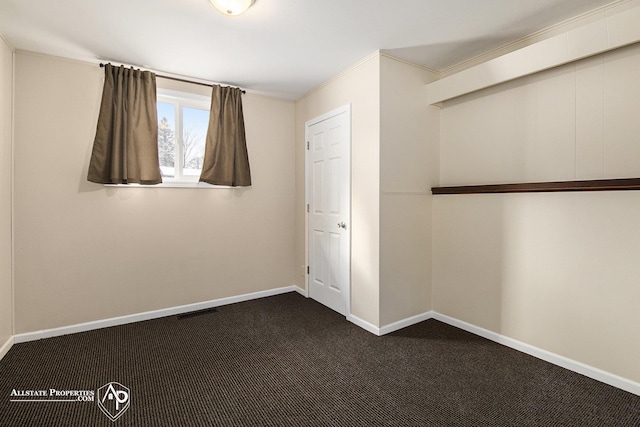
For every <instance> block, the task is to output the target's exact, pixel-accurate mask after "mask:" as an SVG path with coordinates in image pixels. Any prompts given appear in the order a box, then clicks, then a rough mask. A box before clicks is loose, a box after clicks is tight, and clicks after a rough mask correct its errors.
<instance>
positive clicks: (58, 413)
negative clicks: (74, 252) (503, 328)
mask: <svg viewBox="0 0 640 427" xmlns="http://www.w3.org/2000/svg"><path fill="white" fill-rule="evenodd" d="M111 381H117V382H119V383H121V384H123V385H125V386H127V387H129V389H130V390H131V400H130V407H129V408H128V409H127V411H126V412H125V413H124V414H123V415H122V416H121V417H120V418H119V419H117V420H116V421H114V422H112V421H110V420H109V419H108V418H107V417H106V416H105V415H104V414H103V413H102V412H101V411H100V410H99V408H98V406H97V404H96V402H87V403H83V402H48V403H43V402H11V401H10V394H11V392H12V390H13V389H18V390H39V389H45V390H46V389H50V388H55V389H58V390H96V389H97V388H99V387H101V386H102V385H104V384H106V383H109V382H111ZM0 425H2V426H20V427H22V426H47V425H50V426H234V427H235V426H383V425H387V426H616V427H619V426H640V397H639V396H635V395H633V394H630V393H627V392H624V391H621V390H618V389H616V388H613V387H610V386H608V385H605V384H602V383H599V382H597V381H594V380H591V379H589V378H586V377H584V376H581V375H579V374H576V373H573V372H570V371H567V370H565V369H562V368H559V367H557V366H554V365H551V364H549V363H546V362H543V361H541V360H538V359H535V358H533V357H530V356H528V355H525V354H523V353H519V352H517V351H515V350H512V349H509V348H507V347H503V346H500V345H498V344H495V343H493V342H490V341H487V340H485V339H483V338H479V337H477V336H475V335H472V334H469V333H466V332H464V331H461V330H459V329H456V328H454V327H451V326H448V325H445V324H443V323H440V322H438V321H435V320H428V321H425V322H422V323H420V324H417V325H414V326H412V327H409V328H405V329H403V330H401V331H398V332H396V333H393V334H391V335H387V336H384V337H376V336H374V335H372V334H370V333H368V332H366V331H364V330H362V329H360V328H358V327H357V326H355V325H352V324H350V323H348V322H347V321H346V320H345V319H344V318H343V317H341V316H340V315H338V314H336V313H334V312H332V311H330V310H328V309H326V308H325V307H323V306H321V305H320V304H318V303H316V302H314V301H312V300H308V299H305V298H303V297H301V296H300V295H298V294H294V293H291V294H285V295H279V296H275V297H270V298H264V299H260V300H255V301H249V302H243V303H239V304H233V305H228V306H223V307H218V309H217V312H214V313H208V314H202V315H199V316H191V317H185V318H182V319H179V318H178V317H177V316H173V317H166V318H162V319H157V320H151V321H146V322H140V323H135V324H129V325H123V326H117V327H112V328H106V329H101V330H96V331H90V332H84V333H79V334H73V335H67V336H62V337H56V338H50V339H46V340H41V341H35V342H29V343H22V344H16V345H14V346H13V348H12V349H11V350H10V351H9V353H8V354H7V355H6V356H5V357H4V359H3V360H2V361H0Z"/></svg>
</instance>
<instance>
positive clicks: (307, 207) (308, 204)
mask: <svg viewBox="0 0 640 427" xmlns="http://www.w3.org/2000/svg"><path fill="white" fill-rule="evenodd" d="M307 213H309V203H307Z"/></svg>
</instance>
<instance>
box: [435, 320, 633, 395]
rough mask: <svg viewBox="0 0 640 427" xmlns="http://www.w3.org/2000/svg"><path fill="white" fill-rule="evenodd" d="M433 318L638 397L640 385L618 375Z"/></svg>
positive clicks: (460, 323)
mask: <svg viewBox="0 0 640 427" xmlns="http://www.w3.org/2000/svg"><path fill="white" fill-rule="evenodd" d="M433 318H434V319H436V320H439V321H441V322H443V323H446V324H448V325H451V326H455V327H456V328H459V329H462V330H465V331H467V332H471V333H472V334H475V335H478V336H481V337H483V338H486V339H488V340H491V341H494V342H497V343H498V344H502V345H505V346H507V347H510V348H513V349H515V350H518V351H521V352H523V353H526V354H529V355H531V356H533V357H537V358H538V359H542V360H544V361H547V362H549V363H553V364H554V365H557V366H560V367H562V368H565V369H568V370H570V371H573V372H576V373H578V374H582V375H584V376H586V377H589V378H592V379H594V380H597V381H600V382H603V383H605V384H609V385H611V386H613V387H616V388H619V389H622V390H625V391H628V392H629V393H633V394H636V395H639V396H640V384H639V383H637V382H634V381H631V380H628V379H626V378H623V377H620V376H618V375H615V374H612V373H610V372H607V371H603V370H602V369H598V368H595V367H593V366H590V365H587V364H584V363H582V362H578V361H575V360H573V359H569V358H567V357H564V356H560V355H559V354H555V353H552V352H550V351H547V350H543V349H541V348H538V347H535V346H533V345H530V344H527V343H524V342H522V341H518V340H515V339H513V338H509V337H506V336H504V335H501V334H498V333H496V332H493V331H490V330H488V329H484V328H481V327H479V326H475V325H472V324H471V323H467V322H464V321H462V320H458V319H455V318H453V317H449V316H445V315H444V314H440V313H437V312H434V313H433Z"/></svg>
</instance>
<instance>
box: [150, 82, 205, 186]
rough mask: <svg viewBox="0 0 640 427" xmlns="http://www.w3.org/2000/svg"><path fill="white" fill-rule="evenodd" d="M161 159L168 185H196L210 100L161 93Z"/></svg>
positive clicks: (159, 148)
mask: <svg viewBox="0 0 640 427" xmlns="http://www.w3.org/2000/svg"><path fill="white" fill-rule="evenodd" d="M157 99H158V104H157V107H158V158H159V160H160V171H161V172H162V180H163V182H166V183H197V182H198V179H199V177H200V172H201V170H202V162H203V160H204V145H205V138H206V136H207V127H208V124H209V108H210V106H211V98H209V97H206V96H202V95H195V94H190V93H185V92H177V91H170V90H165V89H158V98H157Z"/></svg>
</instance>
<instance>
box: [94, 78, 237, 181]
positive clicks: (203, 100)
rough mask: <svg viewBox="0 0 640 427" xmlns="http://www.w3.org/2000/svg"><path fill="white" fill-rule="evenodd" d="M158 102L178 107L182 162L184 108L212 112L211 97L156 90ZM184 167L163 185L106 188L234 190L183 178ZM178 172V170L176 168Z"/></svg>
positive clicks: (177, 117) (176, 132)
mask: <svg viewBox="0 0 640 427" xmlns="http://www.w3.org/2000/svg"><path fill="white" fill-rule="evenodd" d="M156 102H164V103H169V104H174V105H175V106H176V118H175V120H174V121H175V123H176V129H175V130H174V132H175V133H174V135H175V138H176V141H179V144H177V145H178V146H179V147H176V157H177V159H176V161H178V162H182V161H183V159H182V150H183V147H182V137H183V135H182V117H181V116H182V108H181V107H187V108H189V107H191V108H200V109H203V110H207V111H211V97H210V96H205V95H198V94H194V93H190V92H182V91H177V90H171V89H164V88H157V89H156ZM182 169H183V168H182V165H180V168H179V170H180V175H178V174H177V173H176V176H175V177H174V178H168V177H164V176H163V177H162V183H161V184H155V185H145V184H105V186H106V187H120V188H158V187H160V188H163V187H164V188H204V189H216V188H217V189H225V188H229V189H233V188H235V187H231V186H226V185H211V184H208V183H206V182H199V181H198V180H199V177H198V176H183V175H182ZM176 171H178V168H176Z"/></svg>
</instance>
